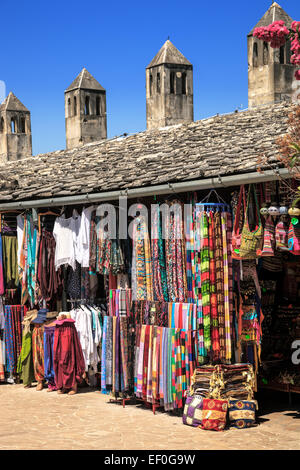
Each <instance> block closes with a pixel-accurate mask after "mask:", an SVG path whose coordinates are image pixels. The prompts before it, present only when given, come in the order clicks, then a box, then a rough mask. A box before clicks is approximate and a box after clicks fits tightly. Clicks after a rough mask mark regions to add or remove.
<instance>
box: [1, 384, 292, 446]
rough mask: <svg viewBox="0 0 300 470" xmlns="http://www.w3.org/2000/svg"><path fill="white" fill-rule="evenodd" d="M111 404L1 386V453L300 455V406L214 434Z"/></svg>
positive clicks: (86, 396) (90, 392)
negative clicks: (277, 452)
mask: <svg viewBox="0 0 300 470" xmlns="http://www.w3.org/2000/svg"><path fill="white" fill-rule="evenodd" d="M108 400H109V397H108V396H106V395H103V394H101V393H100V392H99V391H96V390H94V389H89V388H84V389H81V390H80V392H79V393H78V394H77V395H74V396H68V395H58V394H57V393H56V392H52V393H48V392H47V390H46V389H44V390H42V391H41V392H37V391H36V389H35V387H33V388H31V389H24V388H23V385H22V384H20V385H9V384H0V450H13V449H26V450H29V449H32V450H37V449H42V450H47V449H50V450H56V449H57V450H64V449H70V450H75V449H78V450H80V449H88V450H98V449H99V450H102V449H103V450H108V449H109V450H117V449H120V450H134V449H136V450H137V449H147V450H195V449H196V450H202V449H203V450H204V449H251V450H254V449H257V450H258V449H268V450H271V449H278V450H285V449H297V450H300V419H299V418H300V412H299V409H300V407H299V405H297V406H296V405H292V406H289V405H288V404H286V405H284V407H283V410H282V409H281V410H278V407H277V409H276V407H275V408H273V410H275V411H272V412H268V411H267V412H265V413H264V414H263V415H262V416H261V417H260V418H259V421H260V424H259V426H257V427H255V428H251V429H245V430H238V429H230V430H227V431H224V432H213V431H203V430H201V429H196V428H191V427H189V426H184V425H183V424H182V421H181V418H180V417H179V416H175V415H171V414H168V413H165V412H160V411H158V412H156V415H153V413H152V411H151V410H148V409H146V408H144V407H143V406H142V405H131V404H129V405H126V407H125V409H123V408H122V406H121V405H119V404H110V403H108ZM286 403H287V400H286ZM269 408H272V407H271V406H270V407H269ZM279 408H280V407H279Z"/></svg>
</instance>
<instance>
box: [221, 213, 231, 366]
mask: <svg viewBox="0 0 300 470" xmlns="http://www.w3.org/2000/svg"><path fill="white" fill-rule="evenodd" d="M221 221H222V237H223V267H224V311H225V318H224V323H225V348H226V355H225V359H226V361H230V360H231V337H230V305H229V270H228V253H227V232H226V213H225V212H222V214H221Z"/></svg>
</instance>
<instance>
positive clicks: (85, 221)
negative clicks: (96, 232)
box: [79, 206, 94, 268]
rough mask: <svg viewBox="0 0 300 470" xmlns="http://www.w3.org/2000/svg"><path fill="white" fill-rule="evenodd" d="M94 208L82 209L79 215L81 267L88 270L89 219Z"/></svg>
mask: <svg viewBox="0 0 300 470" xmlns="http://www.w3.org/2000/svg"><path fill="white" fill-rule="evenodd" d="M93 210H94V206H91V207H87V208H86V209H83V211H82V214H81V224H80V230H79V243H80V247H81V260H80V261H79V262H80V263H81V266H82V267H83V268H88V267H89V266H90V230H91V218H92V212H93Z"/></svg>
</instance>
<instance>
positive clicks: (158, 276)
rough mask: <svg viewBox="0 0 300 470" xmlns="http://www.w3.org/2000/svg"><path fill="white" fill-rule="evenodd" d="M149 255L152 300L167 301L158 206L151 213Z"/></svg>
mask: <svg viewBox="0 0 300 470" xmlns="http://www.w3.org/2000/svg"><path fill="white" fill-rule="evenodd" d="M151 222H152V234H151V253H152V270H153V294H154V300H158V301H160V302H163V301H168V286H167V276H166V262H165V253H164V246H163V239H162V228H161V216H160V210H159V206H158V205H157V206H154V210H153V211H152V220H151Z"/></svg>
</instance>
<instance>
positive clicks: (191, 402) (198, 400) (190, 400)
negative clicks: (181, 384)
mask: <svg viewBox="0 0 300 470" xmlns="http://www.w3.org/2000/svg"><path fill="white" fill-rule="evenodd" d="M202 409H203V397H202V396H201V395H188V396H187V398H186V402H185V405H184V410H183V415H182V422H183V424H187V425H188V426H194V427H196V428H198V427H200V426H201V424H202Z"/></svg>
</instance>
